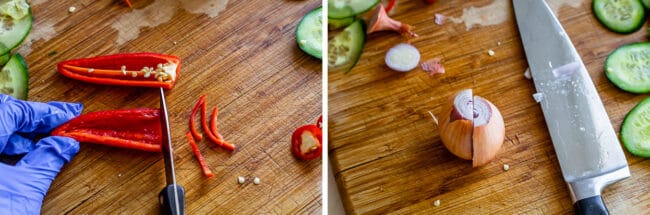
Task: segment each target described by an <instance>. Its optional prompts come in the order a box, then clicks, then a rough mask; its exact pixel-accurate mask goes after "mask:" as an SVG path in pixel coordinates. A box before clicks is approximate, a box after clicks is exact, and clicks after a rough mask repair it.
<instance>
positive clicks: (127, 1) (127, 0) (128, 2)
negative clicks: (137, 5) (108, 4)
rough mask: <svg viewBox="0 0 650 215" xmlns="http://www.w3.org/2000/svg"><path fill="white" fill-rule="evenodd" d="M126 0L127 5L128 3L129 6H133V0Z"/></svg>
mask: <svg viewBox="0 0 650 215" xmlns="http://www.w3.org/2000/svg"><path fill="white" fill-rule="evenodd" d="M124 1H125V2H126V5H128V6H129V7H132V5H131V1H129V0H124Z"/></svg>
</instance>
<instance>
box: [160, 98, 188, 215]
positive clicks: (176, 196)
mask: <svg viewBox="0 0 650 215" xmlns="http://www.w3.org/2000/svg"><path fill="white" fill-rule="evenodd" d="M160 124H161V129H162V145H161V148H162V154H163V159H164V160H165V177H166V178H167V186H166V187H165V188H163V190H162V191H160V194H159V195H158V200H159V202H160V206H161V210H162V213H163V214H173V215H182V214H185V189H183V186H181V185H178V184H176V175H175V173H174V156H173V155H174V154H173V152H174V150H173V149H172V140H171V135H170V131H169V116H168V115H167V103H166V102H165V92H164V91H163V88H162V87H161V88H160Z"/></svg>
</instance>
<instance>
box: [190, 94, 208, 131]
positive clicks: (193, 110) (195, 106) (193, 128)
mask: <svg viewBox="0 0 650 215" xmlns="http://www.w3.org/2000/svg"><path fill="white" fill-rule="evenodd" d="M201 102H205V95H202V96H201V97H200V98H199V100H198V101H197V102H196V105H194V108H192V113H191V114H190V132H192V135H193V136H194V139H196V141H201V139H203V135H201V134H200V133H199V132H198V131H196V126H195V125H194V116H196V112H197V111H198V110H199V107H201Z"/></svg>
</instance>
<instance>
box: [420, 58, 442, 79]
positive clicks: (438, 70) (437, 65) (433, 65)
mask: <svg viewBox="0 0 650 215" xmlns="http://www.w3.org/2000/svg"><path fill="white" fill-rule="evenodd" d="M440 61H441V59H440V58H433V59H430V60H427V61H425V62H424V63H422V70H424V71H425V72H428V73H429V75H430V76H434V75H437V74H443V73H445V67H444V66H443V65H442V63H441V62H440Z"/></svg>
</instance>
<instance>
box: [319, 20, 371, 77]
mask: <svg viewBox="0 0 650 215" xmlns="http://www.w3.org/2000/svg"><path fill="white" fill-rule="evenodd" d="M365 32H366V30H365V27H364V25H363V21H362V20H357V21H355V22H353V23H352V24H350V25H349V26H348V27H346V28H345V29H343V31H341V32H340V33H339V34H337V35H336V36H334V38H332V39H331V40H330V41H329V42H328V44H327V45H328V47H329V50H328V53H327V57H328V59H327V61H328V62H327V65H328V68H329V69H330V71H332V72H333V71H339V70H343V71H345V73H347V72H349V71H350V70H351V69H352V67H354V65H355V64H357V61H358V60H359V57H361V51H363V46H364V44H365V42H366V33H365Z"/></svg>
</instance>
